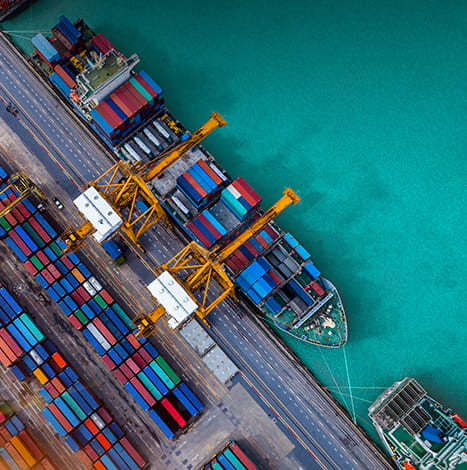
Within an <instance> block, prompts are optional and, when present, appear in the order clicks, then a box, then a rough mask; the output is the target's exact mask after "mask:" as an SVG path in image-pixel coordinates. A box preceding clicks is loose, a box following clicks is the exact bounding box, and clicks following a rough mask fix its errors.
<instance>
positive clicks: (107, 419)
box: [97, 408, 112, 424]
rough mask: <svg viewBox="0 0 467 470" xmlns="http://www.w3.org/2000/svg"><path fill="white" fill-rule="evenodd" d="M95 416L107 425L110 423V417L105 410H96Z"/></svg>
mask: <svg viewBox="0 0 467 470" xmlns="http://www.w3.org/2000/svg"><path fill="white" fill-rule="evenodd" d="M97 414H98V415H99V416H100V417H101V418H102V419H103V420H104V421H105V422H106V423H107V424H109V423H110V422H111V421H112V417H111V416H110V414H109V412H108V411H107V410H106V409H105V408H99V409H98V410H97Z"/></svg>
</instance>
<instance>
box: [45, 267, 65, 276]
mask: <svg viewBox="0 0 467 470" xmlns="http://www.w3.org/2000/svg"><path fill="white" fill-rule="evenodd" d="M47 269H48V270H49V272H50V274H52V276H53V277H54V279H59V278H60V277H62V274H61V273H60V271H59V270H58V269H57V268H56V267H55V266H54V265H53V264H51V265H50V266H47Z"/></svg>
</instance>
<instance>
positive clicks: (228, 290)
mask: <svg viewBox="0 0 467 470" xmlns="http://www.w3.org/2000/svg"><path fill="white" fill-rule="evenodd" d="M299 201H300V197H299V196H298V195H297V194H296V193H295V192H294V191H293V190H292V189H290V188H287V189H286V190H285V191H284V194H283V196H282V197H281V198H280V199H279V200H278V201H277V202H276V203H275V204H274V205H273V206H272V207H271V208H270V209H268V210H267V211H266V212H264V213H263V215H262V216H261V217H259V218H258V219H257V220H256V221H255V222H253V224H252V225H251V226H250V227H248V228H247V229H246V230H245V231H244V232H242V233H241V234H240V235H239V236H238V237H237V238H235V239H234V240H233V241H231V242H230V243H229V244H227V245H226V246H218V247H216V248H214V249H212V250H211V251H209V250H207V249H205V248H203V247H201V246H200V245H199V244H198V243H196V242H194V241H193V242H190V243H189V244H188V245H187V246H186V247H185V248H183V250H181V251H180V252H179V253H178V254H176V255H175V256H174V257H173V258H172V259H170V260H169V261H168V262H167V263H165V264H163V265H161V266H160V268H159V269H160V270H161V271H164V270H165V271H168V272H169V273H170V274H172V275H173V276H174V277H175V278H176V279H177V281H179V283H180V284H181V285H182V286H183V288H184V289H185V290H186V291H187V292H188V294H189V295H190V296H191V297H192V299H193V300H195V302H197V303H198V305H199V307H198V309H197V311H196V315H197V316H198V317H199V318H201V319H202V320H203V321H204V322H206V320H205V318H206V316H207V315H208V314H209V313H210V312H211V311H212V310H213V309H214V308H215V307H217V306H218V305H219V304H220V303H221V302H222V301H223V300H224V299H225V298H226V297H228V296H229V295H234V289H235V286H234V284H233V282H232V280H231V279H230V278H229V277H228V276H227V274H226V272H225V271H224V262H225V261H226V260H227V259H228V258H229V257H230V256H231V255H232V254H233V253H234V252H235V251H236V250H237V249H238V248H239V247H240V246H242V245H243V244H244V243H245V242H246V241H248V240H249V239H250V238H251V237H253V236H254V235H256V234H257V233H258V232H260V231H261V230H262V229H263V228H264V227H265V225H267V224H268V223H269V222H271V221H272V220H273V219H274V218H275V217H277V216H278V215H279V214H280V213H281V212H282V211H283V210H284V209H285V208H286V207H287V206H289V205H290V204H297V203H298V202H299ZM181 273H183V274H182V276H180V275H179V274H181ZM183 276H184V277H183ZM216 289H217V291H216ZM210 291H211V292H212V294H213V295H214V296H215V298H214V299H213V300H210V299H209V298H208V294H209V292H210ZM195 292H201V299H200V300H197V299H196V297H195ZM164 313H165V310H164V308H163V307H162V306H158V307H157V308H156V309H155V310H154V311H153V312H151V313H149V314H147V315H140V316H139V317H137V318H136V319H135V320H134V321H135V324H136V326H137V327H138V329H139V332H138V333H139V334H141V333H144V334H145V335H148V334H151V333H152V332H153V331H154V328H155V326H154V325H155V323H156V322H157V320H159V318H161V317H162V316H163V315H164Z"/></svg>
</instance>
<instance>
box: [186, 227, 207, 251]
mask: <svg viewBox="0 0 467 470" xmlns="http://www.w3.org/2000/svg"><path fill="white" fill-rule="evenodd" d="M187 228H189V229H190V230H191V231H192V232H193V233H194V234H195V236H196V237H197V238H198V240H199V241H200V242H201V243H202V244H203V245H204V246H205V247H206V248H211V246H212V245H213V243H212V242H211V241H210V240H208V239H207V238H206V236H205V235H204V234H203V233H202V232H201V230H200V229H199V228H198V227H196V226H195V224H194V223H193V222H190V223H189V224H187Z"/></svg>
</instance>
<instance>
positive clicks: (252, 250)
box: [243, 240, 259, 256]
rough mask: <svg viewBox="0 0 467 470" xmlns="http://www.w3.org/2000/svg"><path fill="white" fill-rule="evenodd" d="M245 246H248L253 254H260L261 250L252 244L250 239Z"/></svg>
mask: <svg viewBox="0 0 467 470" xmlns="http://www.w3.org/2000/svg"><path fill="white" fill-rule="evenodd" d="M243 247H244V248H246V249H247V250H248V251H249V252H250V253H251V254H252V255H253V256H258V254H259V251H258V250H257V249H256V248H255V247H254V246H253V245H252V243H251V242H250V240H248V241H247V242H245V243H244V244H243Z"/></svg>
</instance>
